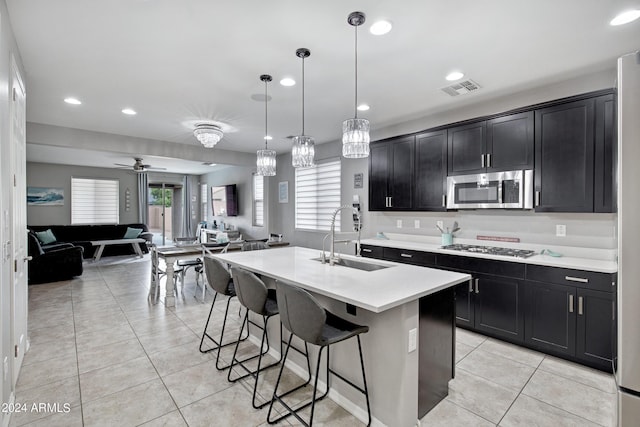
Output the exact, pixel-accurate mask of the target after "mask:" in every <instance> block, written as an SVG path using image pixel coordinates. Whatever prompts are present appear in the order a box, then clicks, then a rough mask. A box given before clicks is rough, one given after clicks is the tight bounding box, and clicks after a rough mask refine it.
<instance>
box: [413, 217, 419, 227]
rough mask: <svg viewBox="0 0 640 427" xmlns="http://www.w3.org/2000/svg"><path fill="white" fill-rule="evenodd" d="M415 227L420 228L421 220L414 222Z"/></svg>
mask: <svg viewBox="0 0 640 427" xmlns="http://www.w3.org/2000/svg"><path fill="white" fill-rule="evenodd" d="M413 227H414V228H420V220H419V219H416V220H414V221H413Z"/></svg>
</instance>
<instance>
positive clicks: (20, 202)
mask: <svg viewBox="0 0 640 427" xmlns="http://www.w3.org/2000/svg"><path fill="white" fill-rule="evenodd" d="M9 96H10V98H9V104H10V113H9V114H10V120H11V123H10V124H9V126H10V134H9V138H10V144H9V145H10V150H11V176H12V177H13V182H12V184H13V185H12V187H11V188H12V196H11V201H12V204H13V218H12V219H11V240H12V246H13V252H12V259H11V265H12V267H13V268H12V269H11V275H12V277H11V282H12V283H13V286H12V288H11V304H12V306H11V319H12V322H13V328H12V343H13V345H14V352H13V353H14V357H15V358H14V361H13V385H14V386H15V383H16V381H17V380H18V374H19V372H20V367H21V366H22V359H23V358H24V353H25V352H26V351H27V298H28V293H27V292H28V291H27V211H26V208H27V194H26V193H27V175H26V153H25V151H26V140H25V127H26V117H25V115H26V109H25V92H24V85H23V83H22V77H21V76H20V71H19V70H18V67H17V65H16V62H15V60H14V58H13V55H12V56H11V91H10V93H9Z"/></svg>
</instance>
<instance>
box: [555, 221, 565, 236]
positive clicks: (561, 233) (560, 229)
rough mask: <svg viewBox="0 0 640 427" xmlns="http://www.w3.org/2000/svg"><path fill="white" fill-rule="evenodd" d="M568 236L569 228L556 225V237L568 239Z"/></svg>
mask: <svg viewBox="0 0 640 427" xmlns="http://www.w3.org/2000/svg"><path fill="white" fill-rule="evenodd" d="M566 235H567V226H566V225H564V224H558V225H556V236H557V237H566Z"/></svg>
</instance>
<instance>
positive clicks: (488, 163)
mask: <svg viewBox="0 0 640 427" xmlns="http://www.w3.org/2000/svg"><path fill="white" fill-rule="evenodd" d="M487 167H488V168H490V167H491V153H488V154H487Z"/></svg>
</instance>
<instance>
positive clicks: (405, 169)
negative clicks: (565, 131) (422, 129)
mask: <svg viewBox="0 0 640 427" xmlns="http://www.w3.org/2000/svg"><path fill="white" fill-rule="evenodd" d="M414 147H415V137H414V136H413V135H411V136H403V137H399V138H393V139H388V140H384V141H380V142H375V143H372V144H371V153H370V156H369V210H370V211H385V210H410V209H411V208H412V206H413V185H414V161H413V160H414Z"/></svg>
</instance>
